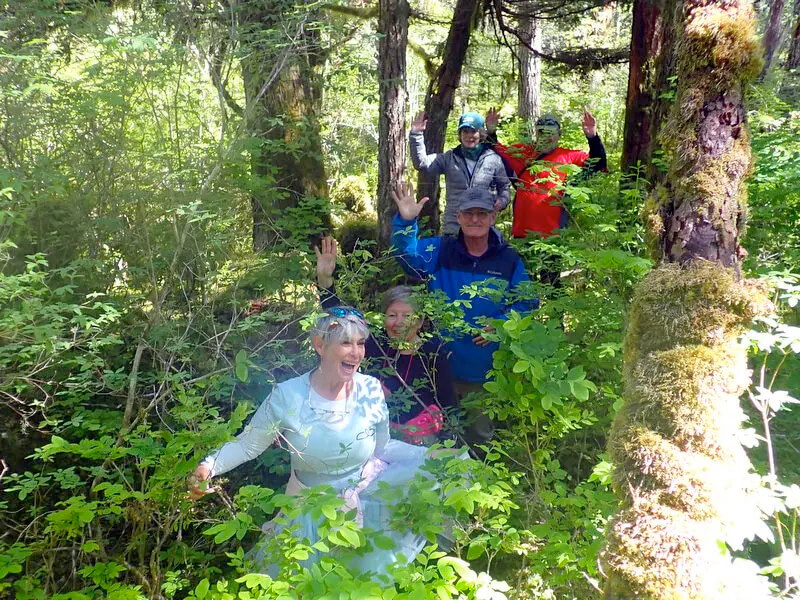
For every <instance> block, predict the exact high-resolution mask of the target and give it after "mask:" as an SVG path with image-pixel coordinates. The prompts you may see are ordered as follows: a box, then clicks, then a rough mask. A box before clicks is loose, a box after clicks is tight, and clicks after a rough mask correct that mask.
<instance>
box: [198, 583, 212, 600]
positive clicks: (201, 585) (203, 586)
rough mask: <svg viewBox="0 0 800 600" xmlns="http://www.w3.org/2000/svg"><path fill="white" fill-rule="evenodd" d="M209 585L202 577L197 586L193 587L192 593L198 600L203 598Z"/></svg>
mask: <svg viewBox="0 0 800 600" xmlns="http://www.w3.org/2000/svg"><path fill="white" fill-rule="evenodd" d="M210 587H211V584H210V583H209V582H208V579H203V580H201V581H200V583H198V584H197V587H196V588H194V595H195V596H197V598H198V600H203V598H205V597H206V596H207V595H208V590H209V588H210Z"/></svg>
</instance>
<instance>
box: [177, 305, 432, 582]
mask: <svg viewBox="0 0 800 600" xmlns="http://www.w3.org/2000/svg"><path fill="white" fill-rule="evenodd" d="M368 338H369V329H368V327H367V324H366V322H365V321H364V317H363V315H362V314H361V313H360V312H358V311H357V310H355V309H354V308H350V307H347V306H335V307H331V308H328V309H327V310H326V314H325V315H324V316H323V317H321V318H320V319H319V320H318V321H317V323H316V326H315V327H314V329H313V330H312V335H311V343H312V345H313V347H314V350H315V351H316V352H317V354H318V355H319V358H320V360H319V366H317V368H315V369H313V370H312V371H310V372H308V373H305V374H304V375H301V376H299V377H295V378H293V379H289V380H288V381H284V382H282V383H279V384H277V385H276V386H275V387H274V388H273V390H272V393H271V394H270V396H269V398H267V400H265V401H264V402H263V403H262V404H261V406H259V407H258V409H257V410H256V412H255V413H254V414H253V416H252V418H251V419H250V422H249V423H248V425H247V426H246V427H245V428H244V430H243V431H242V432H241V433H240V434H239V436H238V437H237V438H236V439H234V440H232V441H230V442H228V443H226V444H225V445H223V446H222V447H221V448H219V449H218V450H216V451H214V452H212V453H211V454H210V455H209V456H208V457H207V458H206V459H205V460H204V461H203V462H202V463H200V465H199V466H198V467H197V468H196V469H195V471H194V474H193V475H192V477H191V478H190V481H189V493H190V497H191V498H192V499H197V498H200V497H201V496H203V495H205V494H208V493H211V492H213V491H215V488H213V487H208V486H207V483H206V482H207V481H208V480H209V479H210V478H212V477H214V476H216V475H220V474H222V473H225V472H227V471H230V470H231V469H233V468H234V467H236V466H238V465H240V464H242V463H244V462H246V461H248V460H252V459H253V458H256V457H257V456H259V455H260V454H261V453H262V452H264V450H266V448H267V447H269V446H270V444H272V442H273V441H275V440H276V439H278V438H280V439H281V440H282V442H283V446H284V447H286V448H288V450H289V452H290V454H291V476H290V479H289V483H288V484H287V487H286V494H287V495H298V494H299V493H300V492H301V491H302V490H303V489H304V488H307V487H311V486H316V485H322V484H327V485H330V486H332V487H333V488H334V489H335V490H336V491H337V492H339V495H340V496H341V497H342V498H343V499H344V500H345V509H347V510H355V514H356V520H357V521H358V523H359V524H360V525H362V527H364V528H368V529H370V530H374V531H378V532H380V533H381V534H382V535H385V536H388V537H390V538H391V539H392V540H393V542H394V544H393V547H392V548H391V549H381V548H378V547H377V546H376V547H375V548H374V549H372V550H371V551H369V552H367V553H365V554H362V555H360V556H357V557H356V558H354V559H353V560H352V561H351V562H350V563H349V566H350V568H352V569H354V570H357V571H359V572H375V573H385V568H386V567H387V566H388V565H389V564H392V563H397V562H401V563H402V562H409V561H411V560H413V559H414V557H415V556H416V554H417V553H418V552H419V551H420V550H421V549H422V547H423V546H424V544H425V543H426V540H425V538H424V537H422V536H419V535H417V534H415V533H413V532H411V531H397V530H394V529H392V528H391V527H390V522H391V519H392V510H391V505H390V504H389V503H388V502H387V501H386V500H383V499H381V498H379V497H378V494H375V492H377V490H378V484H379V482H386V483H388V484H390V485H397V486H401V488H405V487H407V484H408V482H409V481H410V480H411V479H412V478H413V477H414V476H415V475H416V474H417V472H419V468H420V467H421V465H422V463H423V462H424V461H425V458H426V457H425V448H423V447H418V446H413V445H410V444H406V443H404V442H401V441H398V440H390V439H389V419H388V417H389V413H388V410H387V407H386V402H385V400H384V394H383V388H382V386H381V383H380V381H378V380H377V379H375V378H374V377H371V376H369V375H364V374H362V373H359V372H358V369H359V367H360V365H361V361H362V360H363V359H364V349H365V344H366V341H367V339H368ZM318 526H319V521H318V520H317V519H314V518H312V516H311V515H309V514H300V515H299V516H297V517H295V518H293V519H288V518H279V519H276V520H274V521H273V522H272V523H271V527H267V528H265V534H267V535H271V534H275V535H277V533H279V532H280V531H283V530H285V529H288V528H296V531H295V532H294V534H293V535H295V537H296V538H298V539H300V540H303V539H306V540H308V541H309V545H310V546H313V545H314V544H315V543H316V542H317V541H319V536H318V533H317V530H318ZM386 545H388V544H382V546H386ZM315 552H316V551H315ZM254 556H255V559H256V561H257V562H258V563H259V564H260V566H261V567H262V568H263V569H264V570H265V572H267V573H268V574H271V575H275V574H276V571H277V569H276V567H275V561H271V560H269V559H268V558H267V553H266V551H265V545H263V546H262V547H260V548H259V550H258V551H257V552H256V553H255V555H254ZM319 557H320V556H319V554H318V553H312V555H311V557H310V558H309V559H308V560H306V561H301V563H302V564H304V565H306V566H307V565H308V564H310V563H312V562H315V561H316V560H318V559H319Z"/></svg>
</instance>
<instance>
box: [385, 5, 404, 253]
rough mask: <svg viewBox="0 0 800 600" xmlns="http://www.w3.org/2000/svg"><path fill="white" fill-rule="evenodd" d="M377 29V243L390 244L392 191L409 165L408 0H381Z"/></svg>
mask: <svg viewBox="0 0 800 600" xmlns="http://www.w3.org/2000/svg"><path fill="white" fill-rule="evenodd" d="M379 11H380V17H379V23H378V31H379V33H380V34H381V38H380V41H379V43H378V78H379V81H378V84H379V86H380V110H379V115H378V245H379V247H381V248H387V247H388V246H389V239H390V237H391V232H392V217H393V216H394V214H395V212H396V211H397V209H396V207H395V203H394V201H393V199H392V190H393V189H394V186H396V185H397V184H398V183H399V182H401V181H402V180H403V175H404V169H405V164H406V146H407V144H408V142H407V140H406V130H405V113H406V100H407V93H406V46H407V43H408V12H409V7H408V1H407V0H380V2H379Z"/></svg>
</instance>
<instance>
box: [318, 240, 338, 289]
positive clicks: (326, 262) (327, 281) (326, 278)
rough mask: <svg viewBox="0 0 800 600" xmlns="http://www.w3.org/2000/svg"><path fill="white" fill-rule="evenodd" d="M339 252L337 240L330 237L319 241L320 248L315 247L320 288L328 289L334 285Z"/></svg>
mask: <svg viewBox="0 0 800 600" xmlns="http://www.w3.org/2000/svg"><path fill="white" fill-rule="evenodd" d="M337 251H338V246H337V244H336V240H335V239H334V238H333V237H331V236H329V235H326V236H325V237H324V238H322V239H321V240H320V241H319V247H317V246H314V254H316V255H317V283H319V285H320V287H324V288H326V289H327V288H330V287H331V286H332V285H333V272H334V270H336V254H337Z"/></svg>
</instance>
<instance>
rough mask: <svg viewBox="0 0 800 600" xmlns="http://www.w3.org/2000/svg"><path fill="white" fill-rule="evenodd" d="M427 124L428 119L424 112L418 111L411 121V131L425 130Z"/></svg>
mask: <svg viewBox="0 0 800 600" xmlns="http://www.w3.org/2000/svg"><path fill="white" fill-rule="evenodd" d="M427 125H428V119H426V118H425V112H424V111H419V112H418V113H417V114H416V115H415V116H414V119H413V120H412V121H411V131H425V127H427Z"/></svg>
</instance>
